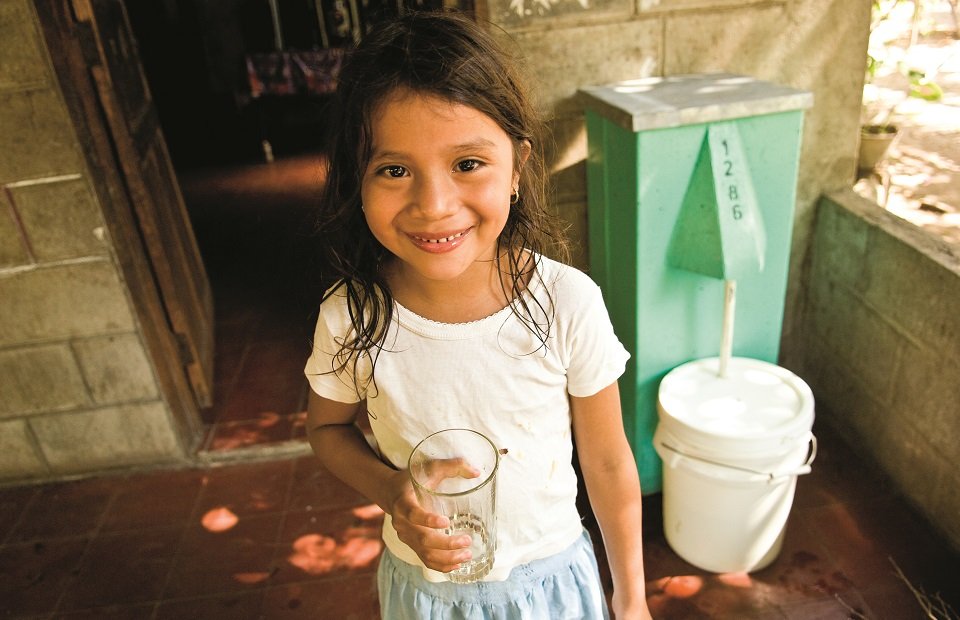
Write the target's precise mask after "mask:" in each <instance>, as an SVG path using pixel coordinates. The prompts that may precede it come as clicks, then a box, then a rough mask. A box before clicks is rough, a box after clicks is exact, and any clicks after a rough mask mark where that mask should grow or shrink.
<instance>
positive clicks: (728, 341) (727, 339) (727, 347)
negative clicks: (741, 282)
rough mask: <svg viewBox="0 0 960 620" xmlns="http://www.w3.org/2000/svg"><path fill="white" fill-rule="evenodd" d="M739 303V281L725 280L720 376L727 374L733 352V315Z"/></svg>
mask: <svg viewBox="0 0 960 620" xmlns="http://www.w3.org/2000/svg"><path fill="white" fill-rule="evenodd" d="M736 305H737V281H736V280H724V287H723V331H722V332H721V334H720V373H719V374H720V377H726V376H727V365H728V363H729V362H730V356H731V355H732V354H733V315H734V310H735V308H736Z"/></svg>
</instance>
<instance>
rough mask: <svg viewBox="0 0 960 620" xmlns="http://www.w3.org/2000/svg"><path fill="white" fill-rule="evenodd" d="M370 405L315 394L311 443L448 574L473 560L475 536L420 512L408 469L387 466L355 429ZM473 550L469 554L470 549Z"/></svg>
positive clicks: (337, 473) (312, 396) (404, 538)
mask: <svg viewBox="0 0 960 620" xmlns="http://www.w3.org/2000/svg"><path fill="white" fill-rule="evenodd" d="M365 404H366V403H365V401H361V402H359V403H340V402H337V401H334V400H330V399H328V398H324V397H322V396H318V395H317V394H316V393H314V392H313V390H311V391H310V400H309V403H308V405H307V438H308V439H309V441H310V445H311V446H312V447H313V451H314V453H315V454H316V455H317V457H318V458H319V459H320V462H321V463H323V465H324V467H326V468H327V469H328V470H329V471H330V473H332V474H333V475H334V476H336V477H337V478H339V479H340V480H342V481H343V482H345V483H347V484H348V485H350V486H351V487H353V488H354V489H356V490H357V491H359V492H360V493H362V494H363V495H364V496H365V497H367V498H369V499H370V500H371V501H373V502H375V503H376V504H377V505H379V506H380V507H381V508H383V510H384V512H386V513H388V514H389V515H390V516H391V518H392V519H393V527H394V528H395V529H396V530H397V535H398V536H399V538H400V540H402V541H403V542H404V543H405V544H406V545H408V546H409V547H410V548H411V549H413V550H414V552H416V554H417V555H418V556H420V559H422V560H423V563H424V564H426V565H427V567H428V568H432V569H434V570H438V571H440V572H448V571H451V570H454V569H455V568H457V567H459V565H460V562H463V561H466V560H467V559H469V557H470V552H469V549H468V548H469V546H470V537H469V536H456V537H452V536H447V535H445V534H443V533H442V532H440V531H438V530H437V529H435V528H442V527H447V526H448V525H449V523H448V520H447V518H446V517H444V516H441V515H437V514H433V513H430V512H427V511H426V510H424V509H423V508H421V507H420V504H419V503H418V502H417V498H416V494H415V493H414V491H413V484H412V483H411V482H410V476H409V475H408V474H407V470H405V469H403V470H396V469H394V468H392V467H390V466H389V465H387V464H386V463H384V462H383V461H382V460H380V458H379V457H378V456H377V454H376V453H375V452H374V451H373V449H372V448H371V447H370V444H369V443H367V440H366V438H364V436H363V433H362V432H361V431H360V429H359V428H358V427H357V426H356V425H355V424H354V420H355V419H356V415H357V414H358V413H364V414H365V411H364V408H365ZM465 548H467V549H465Z"/></svg>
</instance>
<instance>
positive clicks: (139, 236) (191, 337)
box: [37, 0, 213, 429]
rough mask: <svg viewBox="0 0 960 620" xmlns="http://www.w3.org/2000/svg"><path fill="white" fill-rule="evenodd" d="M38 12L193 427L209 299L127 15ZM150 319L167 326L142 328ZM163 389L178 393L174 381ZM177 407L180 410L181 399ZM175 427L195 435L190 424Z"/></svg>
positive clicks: (87, 8) (205, 392)
mask: <svg viewBox="0 0 960 620" xmlns="http://www.w3.org/2000/svg"><path fill="white" fill-rule="evenodd" d="M37 6H38V9H40V15H41V22H43V26H44V30H45V32H46V34H47V37H48V41H49V42H50V44H51V51H52V52H53V53H54V54H56V53H57V51H58V50H59V51H61V52H62V53H64V55H65V56H66V58H56V57H55V58H54V64H55V66H56V67H57V69H58V72H59V73H60V74H61V76H62V79H66V80H67V83H65V84H64V91H65V97H66V98H67V100H68V105H69V103H70V99H71V98H72V97H73V98H76V99H77V101H76V104H75V105H74V106H73V107H74V108H80V109H82V117H81V118H80V120H81V121H82V124H83V125H84V126H85V128H86V129H88V130H89V134H90V135H89V140H90V141H92V142H93V143H94V144H92V145H88V148H89V153H88V156H89V157H90V158H91V159H92V160H94V161H93V164H94V168H98V167H99V168H100V170H99V172H100V173H103V179H104V183H103V184H104V185H105V186H107V187H106V189H104V190H103V191H104V192H105V193H106V194H108V195H107V196H106V198H107V199H106V200H105V202H108V203H111V205H112V206H110V208H109V209H108V211H109V210H110V209H112V210H113V211H114V221H113V222H111V223H112V224H113V227H114V230H113V231H112V232H113V233H114V238H115V242H117V244H118V245H119V246H121V247H120V248H119V250H118V253H119V254H120V256H119V258H120V262H121V266H124V267H125V269H124V271H125V276H126V277H127V279H128V285H130V288H131V291H132V292H133V293H134V295H135V296H137V291H141V292H142V294H141V297H142V298H141V299H137V300H135V304H137V303H139V304H140V308H138V310H141V311H140V312H139V315H140V319H141V323H146V324H145V325H144V331H145V332H147V333H153V334H154V335H156V337H157V339H158V341H160V342H159V344H157V346H154V347H153V348H154V351H155V353H156V354H158V355H161V356H164V357H169V356H170V354H171V353H173V355H175V356H177V357H178V358H179V359H178V360H177V363H178V364H179V365H181V367H182V371H183V373H184V374H185V375H186V377H187V379H188V381H189V385H190V386H191V388H192V391H193V396H194V400H195V403H193V405H194V406H193V407H190V408H189V409H191V410H192V412H193V415H192V416H191V417H197V416H198V410H199V408H202V407H207V406H210V405H211V404H212V400H213V299H212V294H211V291H210V285H209V282H208V280H207V275H206V271H205V269H204V267H203V262H202V260H201V257H200V252H199V249H198V247H197V243H196V239H195V237H194V235H193V229H192V227H191V225H190V219H189V216H188V214H187V211H186V207H185V205H184V202H183V197H182V196H181V194H180V188H179V184H178V182H177V179H176V176H175V174H174V171H173V166H172V164H171V162H170V157H169V155H168V153H167V148H166V143H165V141H164V138H163V133H162V130H161V127H160V123H159V117H158V115H157V112H156V108H155V107H154V105H153V101H152V99H151V96H150V90H149V88H148V86H147V82H146V78H145V76H144V73H143V69H142V67H141V65H140V61H139V58H138V54H137V49H136V43H135V40H134V38H133V35H132V30H131V28H130V25H129V22H128V20H127V15H126V10H125V9H124V6H123V3H122V2H121V0H52V1H51V0H42V1H40V2H38V3H37ZM48 11H49V12H48ZM78 56H79V57H78ZM91 100H92V101H91ZM81 133H82V132H81ZM81 137H82V138H83V137H84V136H83V135H81ZM108 159H109V161H108ZM97 164H99V166H97ZM94 175H95V176H97V175H98V171H97V170H95V171H94ZM118 194H119V196H118ZM118 203H122V204H120V206H119V207H118V206H117V205H118ZM109 215H110V213H108V216H109ZM141 248H142V249H141ZM128 253H129V255H128ZM144 253H145V255H146V261H145V263H146V264H144V261H143V260H142V258H141V254H144ZM143 279H149V280H151V281H152V282H142V281H140V280H143ZM131 280H134V281H131ZM154 291H156V293H154ZM154 300H156V301H158V302H159V304H160V306H161V310H162V312H161V311H158V309H157V308H156V307H155V306H156V303H155V302H154ZM161 316H162V317H163V318H162V319H160V317H161ZM158 319H160V320H161V321H165V322H166V323H167V325H156V324H151V323H156V322H157V321H158ZM171 336H172V338H171ZM171 339H172V341H173V342H172V343H171V342H170V341H171ZM148 340H149V338H148ZM160 345H162V346H160ZM163 361H164V362H165V363H166V364H167V365H168V366H169V365H170V364H169V362H170V360H163ZM166 382H167V383H169V384H170V385H173V386H174V387H176V386H177V385H178V384H180V385H182V383H183V382H182V380H180V379H179V378H177V377H173V378H168V379H167V381H166ZM178 389H179V388H178ZM178 398H179V400H180V401H181V404H184V403H182V401H183V395H182V394H180V395H179V396H178ZM178 413H179V414H182V412H178ZM181 423H183V424H184V425H185V426H186V427H188V428H194V429H195V428H196V427H197V426H198V424H199V420H198V419H196V420H194V419H188V420H181Z"/></svg>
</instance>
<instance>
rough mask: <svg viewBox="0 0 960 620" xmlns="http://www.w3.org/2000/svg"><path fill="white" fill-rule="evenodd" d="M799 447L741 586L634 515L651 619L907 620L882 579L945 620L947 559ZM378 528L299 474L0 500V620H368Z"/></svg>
mask: <svg viewBox="0 0 960 620" xmlns="http://www.w3.org/2000/svg"><path fill="white" fill-rule="evenodd" d="M816 432H817V434H818V435H819V436H820V443H821V450H820V454H819V456H818V458H817V461H816V462H815V463H814V471H813V473H812V474H810V475H808V476H804V477H802V478H800V480H799V483H798V492H797V496H796V498H795V500H794V503H793V510H792V513H791V518H790V522H789V524H788V526H787V530H786V537H785V542H784V547H783V550H782V552H781V553H780V556H779V558H778V559H777V561H776V562H775V563H774V564H773V565H771V566H770V567H768V568H766V569H764V570H761V571H759V572H756V573H754V574H750V575H746V574H724V575H716V574H711V573H708V572H705V571H702V570H699V569H697V568H695V567H693V566H691V565H689V564H687V563H686V562H685V561H684V560H682V559H681V558H680V557H678V556H677V555H676V554H675V553H674V552H673V551H671V549H670V548H669V547H668V546H667V544H666V542H665V540H664V537H663V532H662V528H661V518H660V495H659V494H657V495H651V496H648V497H646V498H645V506H644V508H645V511H646V514H645V517H644V523H643V531H644V537H645V544H646V558H645V559H646V571H647V577H648V583H647V588H648V595H649V600H650V604H651V607H652V609H653V611H654V615H655V617H657V618H771V619H772V618H790V619H824V618H827V619H829V618H838V619H839V618H871V619H882V618H891V619H898V620H899V619H909V618H923V617H925V616H924V615H923V614H922V613H921V608H920V606H919V604H918V603H917V601H916V599H915V598H914V596H913V594H911V591H910V588H909V587H908V584H907V581H905V580H904V579H902V578H900V577H898V576H897V575H896V574H895V569H894V564H893V562H896V566H898V567H899V568H900V569H901V570H902V571H903V573H904V575H905V576H906V577H907V579H908V580H909V583H910V584H911V585H912V586H913V587H915V588H917V589H920V588H922V589H923V591H925V592H926V593H927V594H928V595H934V594H936V593H940V594H941V595H942V596H943V597H944V599H945V600H946V601H948V602H949V603H950V604H951V605H952V606H953V608H954V609H960V600H958V599H960V588H958V575H960V557H958V555H957V554H956V553H952V552H951V551H949V550H948V548H947V547H946V545H945V544H944V542H943V541H942V540H941V539H939V538H938V537H937V536H936V534H935V533H934V532H933V531H932V530H931V528H930V527H928V526H927V525H926V524H925V523H924V522H923V520H922V519H920V518H919V517H918V516H917V515H916V514H915V513H914V512H913V511H911V509H910V508H909V507H908V506H906V505H905V504H904V502H903V501H902V500H901V499H900V498H899V497H898V496H897V495H896V493H895V492H894V491H893V490H892V489H891V488H890V486H889V485H888V484H887V482H885V481H884V479H883V478H882V477H880V476H878V475H877V474H876V473H875V472H873V471H871V470H870V469H869V468H868V467H866V466H865V465H863V464H862V463H861V462H860V461H859V460H858V459H857V457H856V456H855V454H854V453H853V452H852V451H851V449H850V448H849V447H848V446H847V445H846V444H845V443H843V442H842V441H841V440H839V439H838V438H837V437H836V436H835V435H834V434H833V433H831V432H830V431H829V429H828V428H821V425H820V424H819V423H818V426H817V427H816ZM381 519H382V514H381V513H380V511H379V510H377V509H376V508H375V507H374V506H371V505H370V504H369V502H367V501H365V500H364V499H363V498H362V497H360V496H358V494H357V493H355V492H354V491H352V490H350V489H349V488H347V487H345V486H344V485H343V484H341V483H339V482H338V481H337V480H335V479H334V478H332V477H331V476H330V475H329V474H328V473H326V472H325V471H323V470H322V469H321V468H320V467H319V466H318V465H317V463H316V462H315V460H314V459H313V458H312V457H310V456H299V457H293V458H285V459H281V460H269V461H259V462H241V463H236V464H232V465H229V466H220V467H211V468H204V469H186V470H173V471H152V472H140V473H129V474H125V475H118V476H113V477H102V478H93V479H87V480H80V481H72V482H60V483H56V484H47V485H41V486H32V487H19V488H5V489H0V617H4V618H138V619H139V618H145V619H151V618H153V619H159V618H170V619H177V620H182V619H187V618H197V619H218V618H224V619H239V618H244V619H245V618H250V619H255V618H311V619H318V618H323V619H326V618H329V619H336V620H341V619H350V618H352V619H356V620H366V619H374V618H378V617H379V614H378V611H377V597H376V586H375V580H374V571H375V568H376V563H377V559H378V556H379V553H380V550H381V543H380V541H379V536H378V527H379V525H380V523H381ZM587 522H588V525H590V526H591V527H592V523H591V521H590V519H589V518H588V520H587ZM595 536H596V535H595ZM597 538H598V537H597ZM601 565H602V566H603V569H602V572H603V574H604V579H605V581H607V583H609V580H608V579H607V571H606V568H605V565H604V562H603V555H602V553H601Z"/></svg>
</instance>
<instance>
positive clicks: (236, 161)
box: [126, 0, 329, 456]
mask: <svg viewBox="0 0 960 620" xmlns="http://www.w3.org/2000/svg"><path fill="white" fill-rule="evenodd" d="M270 4H271V2H268V1H267V0H258V1H248V0H215V1H211V2H197V1H196V0H164V1H159V2H140V1H134V0H127V1H126V8H127V11H128V14H129V20H130V23H131V27H132V29H133V31H134V35H135V37H136V38H137V44H138V48H139V52H140V57H141V61H142V63H143V66H144V71H145V73H146V76H147V81H148V83H149V86H150V89H151V91H152V93H153V98H154V101H155V104H156V106H157V109H158V112H159V117H160V122H161V125H162V127H163V132H164V136H165V138H166V141H167V145H168V148H169V151H170V155H171V159H172V161H173V164H174V167H175V169H176V173H177V178H178V180H179V183H180V188H181V192H182V195H183V198H184V202H185V204H186V207H187V211H188V213H189V216H190V220H191V223H192V225H193V230H194V234H195V236H196V239H197V244H198V246H199V248H200V253H201V255H202V257H203V262H204V266H205V267H206V270H207V274H208V277H209V280H210V285H211V289H212V291H213V297H214V343H215V344H214V348H215V351H214V390H213V391H214V394H213V405H212V406H211V407H208V408H206V409H204V410H203V411H202V418H203V422H204V425H205V427H206V436H205V439H204V442H203V445H202V447H201V450H203V451H205V452H207V453H208V454H209V455H212V456H216V455H223V454H224V453H226V452H230V453H232V454H236V452H235V451H236V450H238V449H251V448H262V447H265V446H269V447H271V448H275V447H276V446H277V444H289V443H302V442H303V412H304V410H305V403H306V394H307V384H306V381H305V380H304V378H303V374H302V369H303V365H304V363H305V361H306V358H307V356H308V354H309V350H310V348H309V347H310V337H311V333H312V328H313V321H314V320H315V313H314V310H315V308H316V306H317V305H318V303H319V293H320V292H321V291H320V290H319V285H318V284H317V282H319V277H318V270H317V269H316V267H317V265H316V262H315V261H314V260H313V258H312V255H313V248H312V245H311V238H310V236H311V227H312V215H313V209H314V206H315V202H316V199H317V196H318V194H319V191H320V189H321V187H322V183H323V177H322V170H323V166H322V162H323V156H322V153H321V146H322V142H323V138H322V134H323V131H324V122H323V121H324V112H325V110H326V107H327V103H328V97H329V95H324V94H322V93H321V94H317V93H307V92H301V91H297V92H289V93H283V94H282V95H270V94H269V93H267V94H265V95H263V96H261V97H253V96H252V95H251V88H250V83H249V79H248V73H247V64H246V59H247V57H248V55H250V54H253V53H263V52H268V51H269V50H270V49H271V48H272V47H273V46H274V36H273V35H274V27H273V25H274V21H273V18H272V16H271V13H270ZM282 4H283V6H285V7H287V8H289V7H293V6H298V7H301V8H303V9H308V8H309V7H311V6H315V4H314V3H313V2H299V3H290V2H284V3H282ZM288 17H289V18H290V22H289V23H293V24H296V25H297V30H296V32H294V31H292V30H291V32H290V41H291V43H293V44H294V45H296V47H298V48H301V47H309V46H315V45H316V44H317V39H318V37H317V34H316V29H315V28H314V29H310V28H306V27H304V25H303V24H305V23H310V22H309V21H308V18H309V15H307V14H304V15H288ZM314 21H315V20H314ZM264 141H267V143H266V144H268V148H267V149H265V148H264V145H265V142H264ZM268 154H269V155H272V161H268V158H267V155H268Z"/></svg>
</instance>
